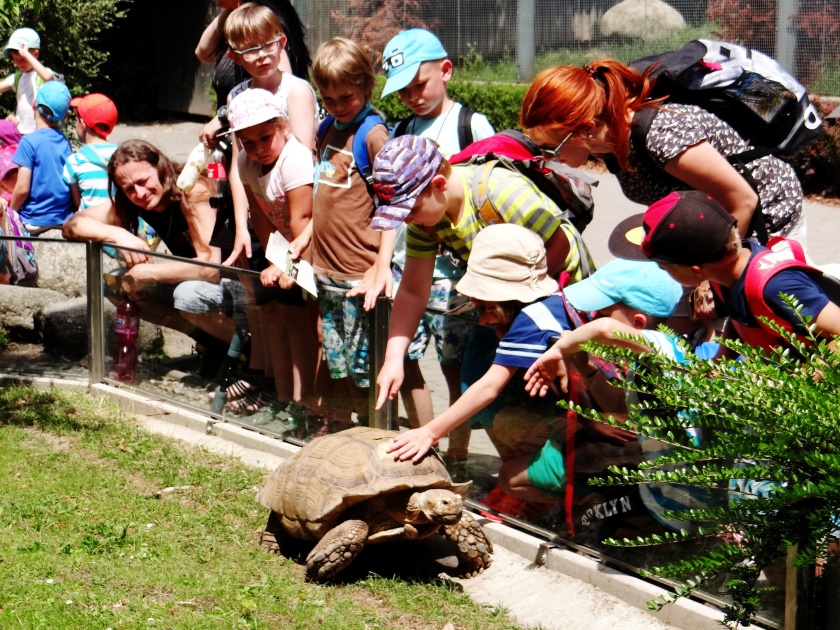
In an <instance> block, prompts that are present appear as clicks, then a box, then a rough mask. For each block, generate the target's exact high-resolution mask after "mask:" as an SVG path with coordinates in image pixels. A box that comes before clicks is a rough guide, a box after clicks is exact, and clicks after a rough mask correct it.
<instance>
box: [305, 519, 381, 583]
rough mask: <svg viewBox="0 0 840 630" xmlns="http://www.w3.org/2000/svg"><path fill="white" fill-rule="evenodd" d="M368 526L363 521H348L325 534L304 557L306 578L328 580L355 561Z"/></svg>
mask: <svg viewBox="0 0 840 630" xmlns="http://www.w3.org/2000/svg"><path fill="white" fill-rule="evenodd" d="M367 535H368V526H367V523H365V522H364V521H358V520H349V521H344V522H343V523H340V524H338V525H337V526H335V527H333V528H332V529H331V530H330V531H328V532H327V534H326V536H324V537H323V538H322V539H321V540H320V541H319V542H318V544H317V545H315V548H314V549H313V550H312V551H311V552H309V555H308V556H307V557H306V578H307V579H309V580H329V579H330V578H332V577H335V575H336V574H338V573H339V572H341V571H343V570H344V569H346V568H347V566H348V565H349V564H350V563H351V562H353V560H355V559H356V556H358V555H359V553H361V551H362V548H363V547H364V546H365V540H366V539H367Z"/></svg>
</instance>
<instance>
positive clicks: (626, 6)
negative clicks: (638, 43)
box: [601, 0, 686, 40]
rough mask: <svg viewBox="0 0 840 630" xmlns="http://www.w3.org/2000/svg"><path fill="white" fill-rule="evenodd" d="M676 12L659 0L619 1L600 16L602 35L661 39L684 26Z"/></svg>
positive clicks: (678, 13) (682, 20)
mask: <svg viewBox="0 0 840 630" xmlns="http://www.w3.org/2000/svg"><path fill="white" fill-rule="evenodd" d="M685 26H686V24H685V20H684V19H683V16H682V15H681V14H680V12H679V11H677V10H676V9H674V8H673V7H671V6H669V5H667V4H665V3H664V2H662V0H622V2H619V3H618V4H617V5H615V6H614V7H612V8H611V9H609V10H607V11H606V12H605V13H604V15H602V16H601V34H602V35H603V36H604V37H609V36H610V35H622V36H624V37H641V38H642V39H644V40H653V39H660V38H662V37H665V36H666V35H668V34H670V33H671V32H672V31H675V30H678V29H681V28H685Z"/></svg>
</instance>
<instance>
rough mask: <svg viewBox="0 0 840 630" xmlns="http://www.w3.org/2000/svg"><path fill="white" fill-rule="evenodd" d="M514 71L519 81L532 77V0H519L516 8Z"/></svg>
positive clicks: (528, 79)
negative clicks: (516, 38) (516, 39)
mask: <svg viewBox="0 0 840 630" xmlns="http://www.w3.org/2000/svg"><path fill="white" fill-rule="evenodd" d="M516 30H517V31H518V33H517V34H518V35H519V37H518V40H519V41H518V42H517V44H516V72H517V76H518V79H519V81H521V82H523V83H526V82H529V81H531V79H533V78H534V41H535V37H534V0H519V2H518V3H517V8H516Z"/></svg>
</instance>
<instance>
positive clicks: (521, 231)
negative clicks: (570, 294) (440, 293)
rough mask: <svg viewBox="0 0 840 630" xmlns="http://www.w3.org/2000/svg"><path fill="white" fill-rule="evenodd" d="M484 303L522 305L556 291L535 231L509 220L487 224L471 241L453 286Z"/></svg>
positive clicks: (540, 240) (556, 286)
mask: <svg viewBox="0 0 840 630" xmlns="http://www.w3.org/2000/svg"><path fill="white" fill-rule="evenodd" d="M455 288H456V289H457V290H458V292H459V293H461V294H462V295H466V296H467V297H472V298H476V299H478V300H484V301H485V302H506V301H508V300H517V301H519V302H524V303H526V304H528V303H531V302H535V301H536V300H539V299H541V298H544V297H548V296H549V295H551V294H552V293H556V292H557V288H558V285H557V281H556V280H555V279H554V278H551V277H549V275H548V267H547V264H546V258H545V245H543V242H542V239H541V238H540V237H539V235H538V234H537V233H536V232H533V231H531V230H529V229H528V228H524V227H522V226H521V225H515V224H513V223H502V224H498V225H490V226H487V227H486V228H484V229H483V230H481V232H479V233H478V236H476V237H475V241H473V245H472V251H471V252H470V259H469V261H468V262H467V272H466V273H465V274H464V277H463V278H461V280H460V281H459V282H458V284H457V286H456V287H455Z"/></svg>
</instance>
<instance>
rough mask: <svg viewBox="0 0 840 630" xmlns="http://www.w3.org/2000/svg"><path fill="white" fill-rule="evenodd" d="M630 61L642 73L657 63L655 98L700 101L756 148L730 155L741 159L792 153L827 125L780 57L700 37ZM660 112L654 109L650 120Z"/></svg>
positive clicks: (654, 72) (748, 159)
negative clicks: (782, 64) (780, 60)
mask: <svg viewBox="0 0 840 630" xmlns="http://www.w3.org/2000/svg"><path fill="white" fill-rule="evenodd" d="M629 65H630V67H631V68H632V69H633V70H636V71H637V72H643V71H645V70H647V69H648V68H650V67H651V66H654V68H653V70H652V71H651V73H650V77H651V78H655V79H656V83H655V84H654V91H653V94H652V98H659V97H662V96H667V97H668V101H670V102H673V103H686V104H690V105H698V106H699V107H702V108H703V109H706V110H708V111H710V112H712V113H713V114H715V115H716V116H717V117H718V118H720V119H721V120H723V121H725V122H727V123H728V124H729V125H730V126H731V127H732V128H733V129H735V131H737V132H738V134H739V135H740V136H741V137H743V138H744V139H745V140H747V141H748V142H750V144H752V145H753V146H754V147H756V148H755V149H753V150H751V151H749V152H746V153H742V154H739V155H738V156H731V158H730V160H731V159H732V158H737V161H738V162H739V163H746V162H751V161H752V160H755V159H758V158H759V157H763V156H765V155H770V154H776V155H785V156H787V155H792V154H793V153H795V152H796V150H797V149H799V148H800V147H802V146H803V145H805V144H806V143H808V142H809V141H810V140H812V139H813V138H815V137H816V136H817V135H818V134H819V132H820V130H821V129H822V124H823V123H822V119H821V118H820V116H819V113H818V112H817V108H816V107H815V106H814V105H813V104H812V103H811V101H810V100H808V94H807V92H806V91H805V88H804V87H803V86H802V85H801V84H800V83H799V82H798V81H797V80H796V79H794V78H793V77H792V76H791V75H790V74H789V73H788V72H787V71H786V70H784V68H782V67H781V66H780V65H779V63H778V62H777V61H776V60H775V59H772V58H771V57H768V56H767V55H765V54H763V53H761V52H758V51H757V50H752V49H750V48H745V47H743V46H739V45H737V44H730V43H728V42H718V41H713V40H709V39H696V40H694V41H690V42H688V43H687V44H686V45H685V46H683V47H682V48H680V49H679V50H674V51H670V52H666V53H662V54H659V55H653V56H650V57H645V58H643V59H639V60H637V61H634V62H631V63H630V64H629ZM644 112H645V110H641V111H640V112H638V113H637V116H638V115H639V114H642V113H644ZM655 113H656V110H655V109H651V110H650V118H651V120H652V119H653V116H654V115H655ZM648 126H649V124H648ZM645 131H646V130H645Z"/></svg>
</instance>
